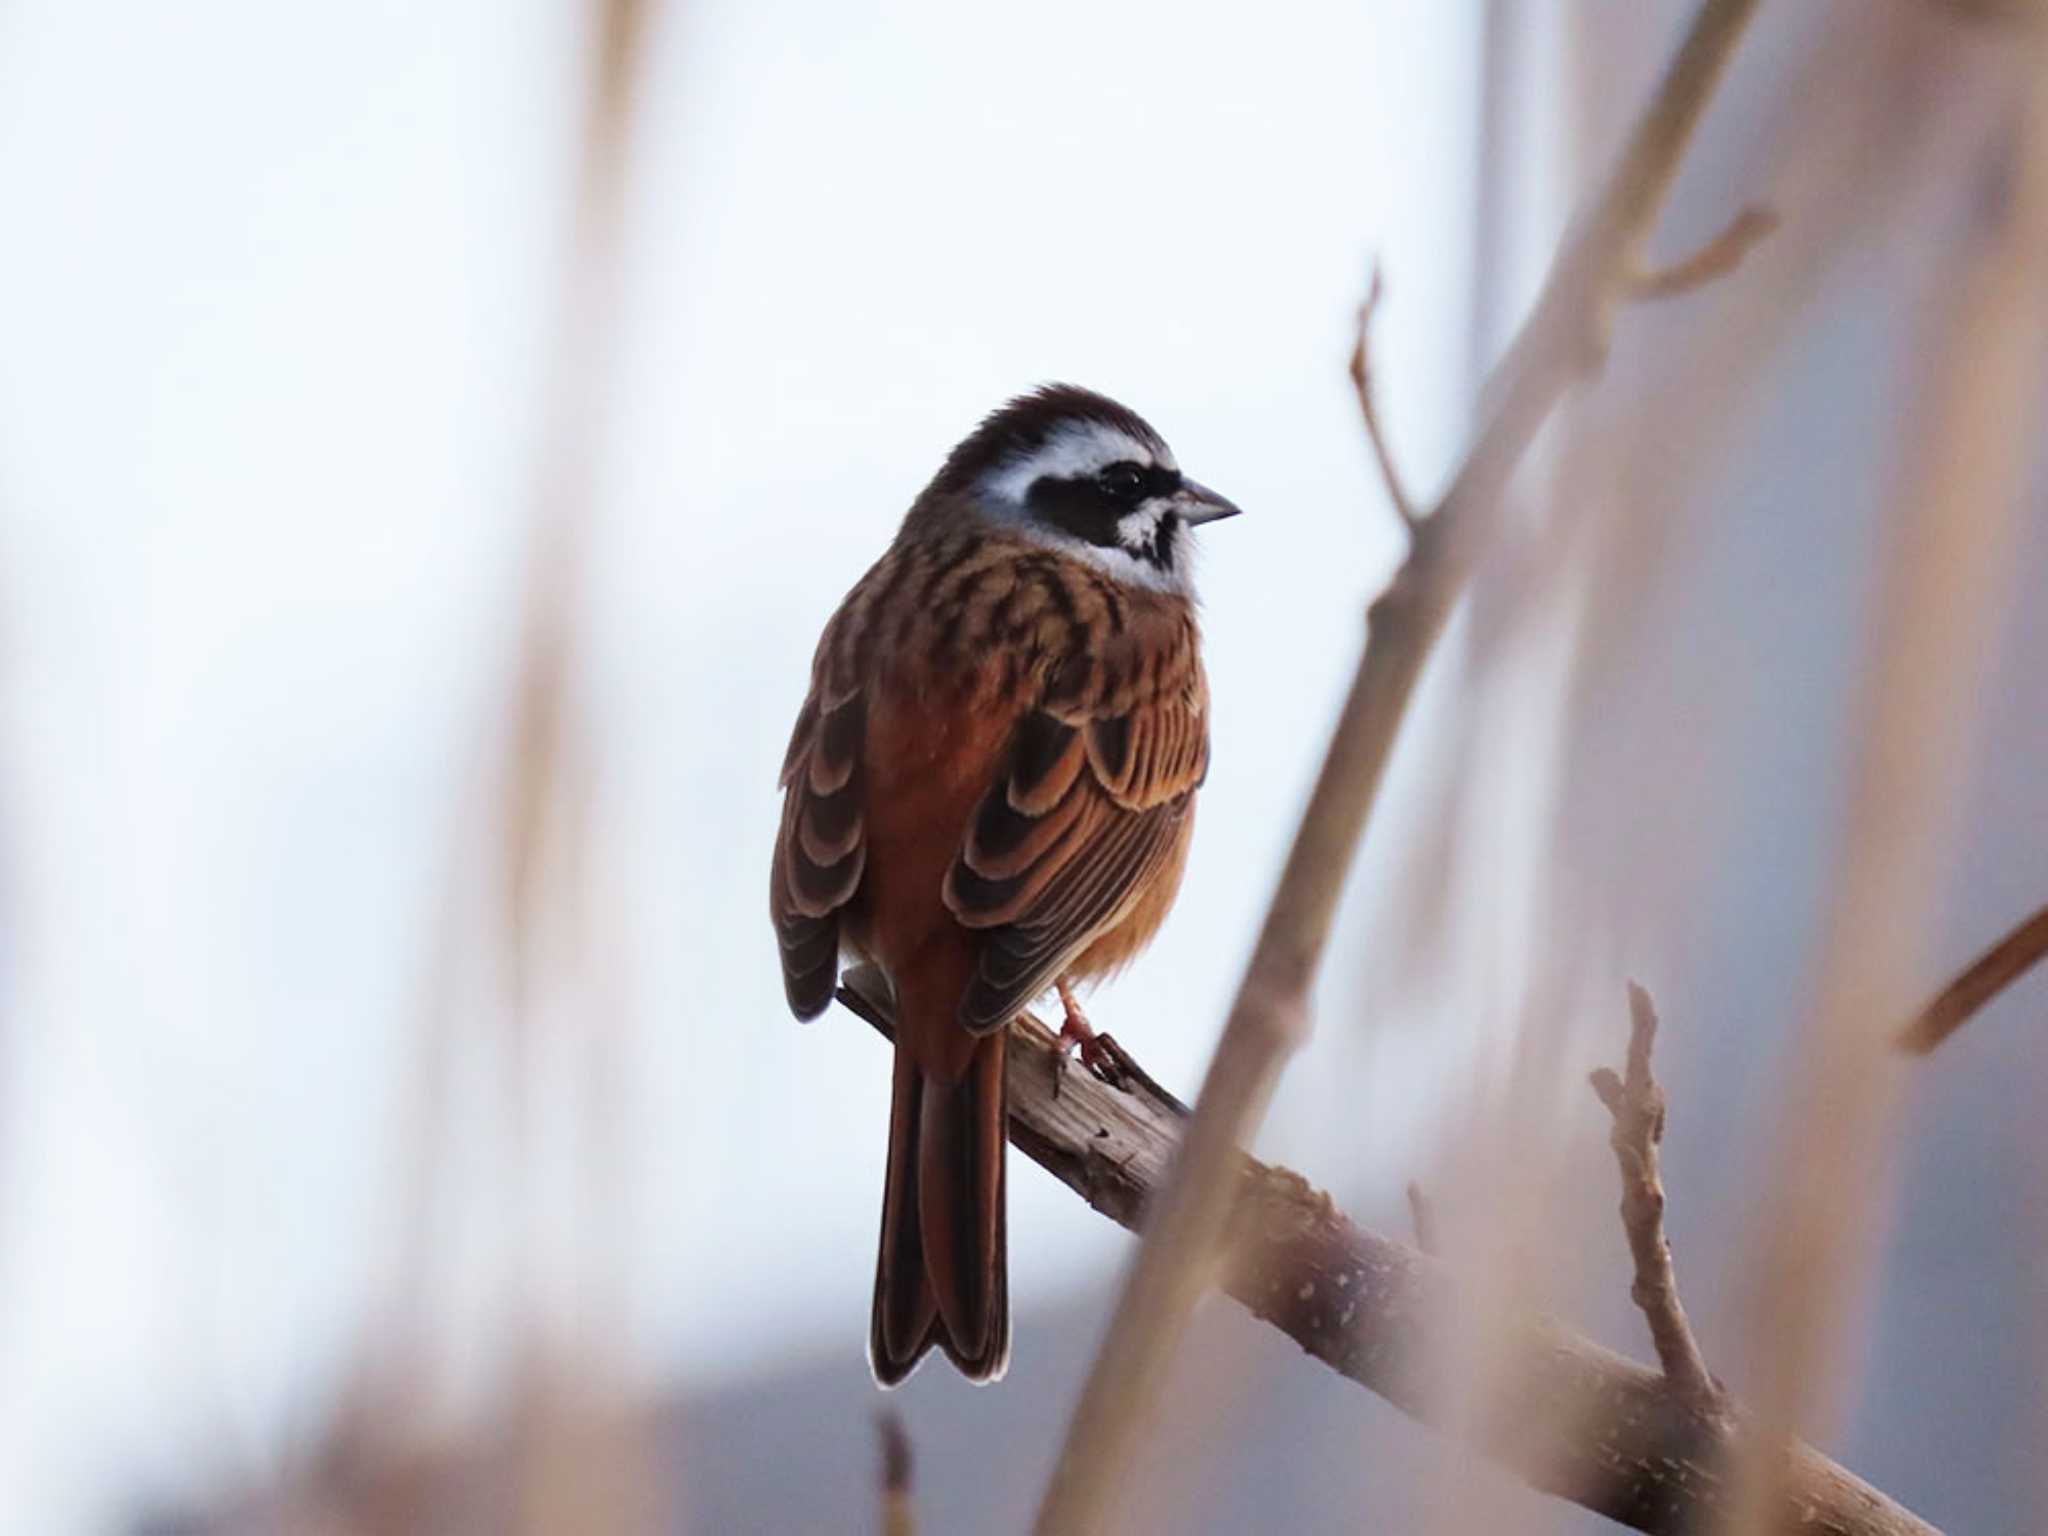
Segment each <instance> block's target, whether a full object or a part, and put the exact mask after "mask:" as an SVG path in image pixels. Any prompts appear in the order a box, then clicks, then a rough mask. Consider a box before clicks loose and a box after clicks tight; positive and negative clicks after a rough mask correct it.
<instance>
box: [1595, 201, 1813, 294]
mask: <svg viewBox="0 0 2048 1536" xmlns="http://www.w3.org/2000/svg"><path fill="white" fill-rule="evenodd" d="M1777 227H1778V216H1777V215H1776V214H1775V213H1773V212H1772V211H1771V210H1770V209H1768V208H1745V209H1743V210H1742V211H1741V212H1740V213H1738V214H1736V215H1735V217H1734V219H1733V220H1731V221H1730V222H1729V225H1728V227H1727V228H1726V229H1724V230H1722V231H1721V233H1720V234H1718V235H1716V236H1714V238H1713V239H1711V240H1709V241H1708V242H1707V243H1706V244H1705V245H1703V246H1701V247H1700V248H1699V249H1698V250H1696V251H1694V252H1693V253H1692V254H1691V255H1690V256H1688V257H1686V258H1685V260H1683V261H1675V262H1673V263H1671V265H1669V266H1666V267H1651V268H1649V269H1647V270H1645V271H1641V272H1636V273H1634V274H1632V275H1631V276H1630V277H1629V279H1628V288H1629V297H1630V298H1632V299H1672V298H1676V297H1678V296H1679V295H1680V294H1685V293H1691V292H1692V291H1693V290H1695V289H1697V288H1704V287H1705V286H1706V285H1707V284H1708V283H1711V282H1713V281H1714V280H1715V279H1716V278H1720V277H1726V276H1727V275H1728V274H1729V273H1730V272H1733V271H1734V270H1735V269H1736V268H1737V267H1739V266H1741V265H1742V258H1743V257H1745V256H1747V255H1748V254H1749V253H1750V251H1751V249H1752V248H1753V247H1755V245H1756V244H1757V243H1758V242H1759V241H1761V240H1762V239H1763V238H1764V237H1765V236H1767V235H1769V234H1770V232H1771V231H1772V230H1774V229H1776V228H1777Z"/></svg>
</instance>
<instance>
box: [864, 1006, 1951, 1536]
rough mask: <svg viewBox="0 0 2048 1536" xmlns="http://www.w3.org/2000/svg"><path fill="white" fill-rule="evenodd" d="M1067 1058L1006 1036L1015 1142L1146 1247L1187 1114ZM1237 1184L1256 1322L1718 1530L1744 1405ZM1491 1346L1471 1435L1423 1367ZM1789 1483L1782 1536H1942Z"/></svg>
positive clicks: (1659, 1525)
mask: <svg viewBox="0 0 2048 1536" xmlns="http://www.w3.org/2000/svg"><path fill="white" fill-rule="evenodd" d="M839 1000H840V1001H841V1002H842V1003H844V1004H845V1005H846V1006H847V1007H848V1008H849V1009H851V1010H852V1011H853V1012H854V1013H856V1014H858V1015H859V1016H860V1017H862V1018H864V1019H866V1020H867V1021H868V1022H869V1023H870V1024H872V1025H874V1026H875V1028H876V1029H877V1030H878V1031H879V1032H880V1033H881V1034H883V1035H884V1036H888V1035H890V1034H891V1026H890V1021H889V1017H888V1011H887V1005H886V1003H885V1002H884V1001H882V1000H881V999H880V997H879V996H872V995H867V994H863V993H861V992H859V991H857V990H855V989H854V987H852V986H843V987H841V989H840V993H839ZM1104 1038H1106V1037H1104ZM1058 1051H1059V1045H1058V1039H1057V1036H1055V1035H1054V1033H1053V1032H1052V1031H1051V1030H1049V1029H1047V1028H1046V1027H1045V1026H1044V1025H1043V1024H1041V1023H1040V1022H1039V1021H1038V1020H1036V1019H1034V1018H1032V1017H1031V1016H1030V1015H1028V1014H1026V1015H1024V1016H1023V1017H1021V1018H1019V1019H1018V1020H1017V1021H1016V1022H1015V1023H1014V1024H1012V1025H1011V1026H1010V1040H1009V1068H1008V1084H1009V1107H1010V1140H1011V1142H1012V1143H1014V1144H1015V1145H1016V1147H1017V1149H1018V1150H1019V1151H1020V1152H1022V1153H1024V1154H1025V1155H1026V1156H1027V1157H1029V1158H1030V1159H1031V1160H1032V1161H1033V1162H1035V1163H1037V1164H1038V1165H1039V1166H1040V1167H1042V1168H1044V1169H1045V1170H1046V1171H1047V1172H1049V1173H1050V1174H1052V1176H1053V1177H1054V1178H1056V1179H1058V1180H1059V1181H1060V1182H1061V1183H1062V1184H1065V1185H1066V1186H1067V1187H1068V1188H1069V1189H1071V1190H1073V1191H1074V1193H1076V1194H1077V1195H1079V1196H1080V1197H1081V1198H1082V1199H1083V1200H1085V1201H1087V1202H1088V1204H1089V1205H1090V1206H1092V1207H1094V1209H1096V1210H1097V1211H1100V1212H1101V1213H1102V1214H1103V1215H1104V1216H1107V1217H1108V1218H1109V1219H1110V1220H1112V1221H1114V1222H1116V1223H1117V1224H1118V1225H1119V1226H1122V1227H1126V1228H1128V1229H1130V1230H1131V1231H1133V1232H1136V1231H1138V1230H1140V1229H1141V1228H1142V1227H1143V1226H1144V1225H1145V1222H1146V1218H1147V1214H1148V1212H1149V1211H1150V1210H1151V1208H1152V1207H1153V1205H1154V1203H1155V1202H1156V1201H1157V1200H1158V1199H1159V1198H1160V1196H1161V1191H1162V1189H1163V1188H1164V1186H1165V1184H1166V1180H1167V1173H1168V1169H1169V1168H1170V1166H1171V1165H1172V1163H1173V1161H1174V1157H1175V1155H1176V1151H1177V1149H1178V1146H1179V1143H1180V1140H1181V1138H1182V1136H1183V1134H1184V1133H1185V1132H1186V1130H1187V1124H1188V1122H1187V1120H1186V1111H1185V1109H1184V1108H1183V1107H1182V1106H1181V1104H1180V1102H1179V1101H1178V1100H1176V1099H1174V1098H1172V1097H1171V1096H1170V1095H1166V1094H1163V1093H1161V1092H1159V1091H1157V1090H1155V1088H1154V1087H1153V1085H1152V1080H1151V1078H1150V1077H1148V1076H1146V1075H1145V1074H1144V1073H1143V1072H1142V1070H1140V1071H1136V1072H1134V1073H1133V1074H1132V1076H1131V1078H1130V1079H1129V1081H1130V1083H1131V1085H1132V1086H1131V1087H1130V1089H1129V1090H1128V1091H1125V1090H1121V1089H1116V1088H1111V1087H1109V1086H1107V1085H1105V1084H1103V1083H1100V1082H1098V1081H1096V1080H1095V1079H1094V1078H1093V1077H1091V1076H1089V1075H1088V1074H1087V1073H1085V1072H1074V1073H1069V1074H1068V1076H1067V1079H1066V1082H1065V1084H1064V1085H1063V1086H1062V1088H1061V1091H1060V1093H1059V1094H1058V1096H1057V1097H1055V1096H1054V1093H1053V1089H1052V1060H1051V1059H1052V1057H1053V1056H1054V1055H1055V1054H1056V1053H1057V1052H1058ZM1132 1065H1133V1066H1135V1063H1133V1064H1132ZM1228 1171H1229V1174H1230V1180H1229V1184H1230V1189H1231V1191H1232V1195H1233V1200H1232V1210H1231V1213H1230V1218H1229V1221H1228V1223H1227V1228H1226V1237H1227V1253H1226V1258H1225V1262H1224V1264H1223V1266H1222V1269H1221V1283H1222V1288H1223V1290H1224V1291H1225V1292H1226V1293H1227V1294H1228V1295H1229V1296H1231V1297H1232V1298H1233V1299H1234V1300H1235V1301H1237V1302H1238V1303H1239V1304H1240V1305H1241V1306H1243V1307H1244V1308H1245V1310H1247V1311H1248V1312H1250V1313H1251V1314H1252V1315H1253V1316H1255V1317H1257V1318H1259V1319H1260V1320H1261V1321H1263V1322H1266V1323H1269V1324H1271V1325H1272V1326H1273V1327H1274V1328H1277V1329H1279V1330H1280V1331H1281V1332H1282V1333H1284V1334H1286V1335H1287V1336H1288V1337H1289V1338H1291V1339H1293V1340H1294V1341H1295V1342H1296V1343H1297V1344H1299V1345H1300V1346H1301V1347H1302V1349H1303V1350H1304V1351H1306V1352H1307V1353H1308V1354H1310V1355H1312V1356H1314V1357H1315V1358H1316V1359H1318V1360H1320V1361H1322V1362H1323V1363H1324V1364H1325V1365H1327V1366H1329V1367H1330V1369H1332V1370H1334V1371H1336V1372H1337V1373H1338V1374H1340V1375H1342V1376H1345V1377H1348V1378H1349V1379H1350V1380H1352V1381H1355V1382H1357V1383H1358V1384H1359V1385H1361V1386H1363V1387H1365V1388H1366V1389H1367V1390H1369V1391H1371V1392H1374V1393H1377V1394H1378V1395H1379V1396H1380V1397H1383V1398H1385V1399H1386V1400H1387V1401H1388V1402H1390V1403H1392V1404H1393V1405H1394V1406H1395V1407H1397V1408H1399V1409H1400V1410H1401V1411H1402V1412H1403V1413H1405V1414H1407V1415H1409V1416H1410V1417H1411V1418H1414V1419H1416V1420H1418V1421H1420V1422H1422V1423H1425V1424H1430V1425H1433V1426H1435V1427H1438V1428H1441V1429H1444V1430H1446V1431H1449V1432H1454V1433H1460V1434H1465V1435H1469V1436H1470V1437H1471V1443H1472V1444H1473V1445H1474V1446H1476V1447H1477V1448H1478V1449H1479V1450H1480V1451H1482V1452H1484V1453H1485V1454H1486V1455H1488V1456H1490V1457H1492V1458H1493V1459H1494V1460H1496V1461H1498V1462H1499V1463H1500V1464H1501V1465H1502V1466H1504V1467H1506V1468H1507V1469H1508V1470H1510V1471H1511V1472H1513V1473H1514V1474H1515V1475H1516V1476H1518V1477H1520V1478H1522V1479H1523V1480H1524V1481H1525V1482H1527V1483H1528V1484H1529V1485H1530V1486H1531V1487H1534V1488H1539V1489H1541V1490H1543V1491H1544V1492H1547V1493H1553V1494H1556V1495H1558V1496H1559V1497H1561V1498H1565V1499H1570V1500H1571V1501H1572V1502H1573V1503H1575V1504H1579V1505H1582V1506H1584V1507H1585V1508H1587V1509H1590V1510H1594V1511H1596V1512H1598V1513H1600V1514H1603V1515H1606V1516H1608V1517H1609V1518H1610V1519H1614V1520H1619V1521H1622V1522H1623V1523H1624V1524H1627V1525H1630V1526H1633V1527H1634V1528H1635V1529H1637V1530H1641V1531H1649V1532H1655V1533H1671V1536H1677V1533H1679V1532H1692V1531H1701V1530H1712V1529H1715V1528H1716V1525H1715V1521H1716V1518H1717V1516H1718V1515H1719V1514H1720V1513H1722V1512H1723V1511H1725V1510H1726V1509H1727V1508H1728V1507H1729V1503H1730V1500H1731V1498H1732V1495H1733V1491H1734V1477H1733V1466H1732V1463H1731V1462H1730V1460H1729V1455H1728V1452H1729V1446H1730V1440H1731V1434H1732V1433H1733V1432H1734V1431H1733V1430H1731V1426H1740V1425H1741V1424H1742V1423H1743V1422H1744V1420H1743V1417H1742V1415H1741V1412H1740V1410H1739V1409H1738V1408H1736V1407H1735V1406H1734V1405H1733V1404H1729V1403H1726V1402H1721V1403H1719V1404H1717V1405H1716V1406H1715V1407H1714V1409H1713V1410H1712V1411H1708V1408H1707V1405H1705V1404H1703V1403H1702V1402H1701V1401H1700V1400H1699V1399H1697V1398H1692V1397H1688V1396H1686V1395H1685V1394H1683V1393H1681V1392H1678V1391H1676V1390H1675V1389H1674V1387H1673V1385H1672V1383H1671V1381H1670V1380H1669V1379H1668V1378H1667V1377H1666V1376H1665V1375H1663V1374H1661V1373H1659V1372H1656V1371H1650V1370H1645V1369H1644V1368H1643V1367H1641V1366H1639V1365H1637V1364H1635V1363H1634V1362H1633V1361H1630V1360H1627V1359H1625V1358H1623V1357H1622V1356H1620V1355H1617V1354H1614V1353H1613V1352H1612V1351H1610V1350H1607V1349H1603V1348H1602V1347H1601V1346H1600V1345H1598V1344H1595V1343H1593V1342H1592V1341H1591V1340H1589V1339H1586V1338H1584V1337H1582V1336H1580V1335H1579V1334H1576V1333H1574V1332H1573V1331H1571V1330H1570V1329H1568V1328H1566V1327H1565V1326H1564V1325H1563V1324H1561V1323H1559V1322H1558V1321H1556V1320H1555V1319H1553V1318H1549V1317H1545V1316H1543V1315H1541V1314H1539V1313H1535V1312H1526V1313H1522V1314H1519V1315H1517V1316H1516V1317H1515V1318H1514V1319H1513V1322H1512V1326H1511V1327H1509V1328H1508V1329H1505V1330H1503V1329H1501V1328H1500V1327H1499V1326H1498V1324H1497V1323H1496V1322H1494V1321H1492V1320H1490V1319H1483V1318H1479V1317H1477V1316H1475V1314H1474V1312H1473V1310H1472V1303H1471V1299H1470V1298H1471V1291H1470V1288H1469V1287H1465V1286H1461V1285H1460V1284H1459V1283H1458V1282H1457V1280H1456V1278H1455V1277H1454V1276H1453V1274H1452V1273H1451V1271H1450V1270H1449V1269H1447V1268H1446V1267H1445V1266H1444V1265H1443V1264H1441V1263H1439V1262H1437V1261H1436V1260H1434V1259H1431V1258H1430V1257H1428V1256H1427V1255H1425V1254H1421V1253H1418V1252H1416V1251H1415V1250H1414V1249H1413V1248H1410V1247H1407V1246H1406V1245H1405V1244H1402V1243H1398V1242H1395V1241H1394V1240H1393V1239H1392V1238H1388V1237H1382V1236H1380V1235H1379V1234H1377V1233H1375V1232H1371V1231H1368V1230H1367V1229H1365V1228H1363V1227H1360V1226H1358V1225H1356V1224H1355V1223H1353V1222H1352V1221H1351V1220H1350V1219H1349V1218H1347V1217H1346V1216H1345V1215H1344V1214H1343V1212H1341V1211H1339V1210H1338V1209H1337V1208H1336V1206H1335V1205H1334V1204H1333V1203H1332V1202H1331V1200H1330V1197H1329V1196H1328V1195H1326V1194H1324V1193H1323V1192H1322V1191H1321V1190H1319V1189H1316V1188H1315V1187H1314V1186H1313V1185H1311V1184H1310V1183H1309V1182H1308V1181H1307V1180H1306V1179H1304V1178H1302V1177H1301V1176H1300V1175H1299V1174H1296V1173H1294V1172H1291V1171H1290V1170H1288V1169H1286V1168H1278V1167H1274V1166H1272V1165H1271V1164H1268V1163H1262V1162H1259V1161H1257V1160H1256V1159H1254V1158H1250V1157H1246V1156H1244V1155H1243V1154H1242V1153H1233V1154H1232V1155H1231V1158H1230V1162H1229V1169H1228ZM1479 1329H1485V1330H1487V1333H1488V1336H1489V1337H1490V1338H1491V1337H1495V1336H1502V1335H1504V1336H1505V1337H1506V1340H1507V1343H1506V1346H1505V1348H1506V1354H1507V1372H1506V1376H1505V1379H1506V1380H1507V1381H1508V1382H1509V1383H1510V1384H1511V1388H1510V1396H1509V1398H1508V1399H1507V1400H1505V1401H1504V1402H1503V1403H1502V1405H1501V1409H1500V1411H1499V1412H1497V1413H1492V1414H1488V1415H1485V1416H1483V1417H1482V1418H1481V1419H1478V1420H1474V1419H1472V1418H1469V1417H1466V1416H1461V1415H1459V1414H1457V1413H1456V1412H1455V1411H1454V1410H1451V1409H1449V1407H1448V1405H1447V1404H1446V1402H1445V1399H1444V1395H1443V1393H1442V1392H1441V1391H1440V1390H1438V1389H1437V1388H1438V1385H1439V1384H1438V1382H1437V1378H1436V1376H1435V1373H1434V1372H1433V1371H1432V1370H1431V1368H1430V1361H1431V1360H1432V1359H1433V1358H1438V1357H1440V1356H1441V1355H1442V1353H1443V1352H1444V1351H1446V1350H1452V1349H1456V1348H1457V1347H1458V1345H1457V1343H1456V1341H1457V1340H1459V1339H1461V1338H1466V1337H1469V1336H1470V1335H1471V1334H1472V1333H1474V1332H1475V1331H1477V1330H1479ZM1790 1465H1791V1467H1792V1477H1791V1481H1790V1482H1789V1483H1788V1484H1787V1486H1786V1488H1785V1490H1784V1502H1783V1504H1782V1505H1781V1506H1780V1519H1779V1523H1778V1529H1780V1530H1782V1531H1784V1532H1785V1533H1787V1536H1790V1533H1792V1532H1795V1531H1796V1532H1798V1533H1800V1536H1936V1533H1935V1531H1934V1527H1932V1526H1930V1525H1928V1524H1927V1523H1926V1522H1925V1521H1923V1520H1921V1519H1919V1518H1918V1517H1917V1516H1915V1515H1914V1514H1912V1513H1911V1512H1910V1511H1908V1510H1906V1509H1904V1508H1902V1507H1901V1506H1900V1505H1898V1504H1897V1503H1895V1502H1893V1501H1892V1500H1891V1499H1889V1498H1887V1497H1886V1496H1885V1495H1884V1494H1882V1493H1880V1492H1878V1491H1877V1490H1876V1489H1874V1488H1872V1487H1870V1486H1869V1485H1868V1484H1867V1483H1864V1482H1862V1481H1860V1480H1859V1479H1858V1478H1856V1477H1855V1476H1854V1475H1853V1474H1852V1473H1850V1472H1847V1471H1845V1470H1843V1469H1842V1468H1841V1467H1839V1466H1837V1465H1836V1464H1835V1463H1834V1462H1832V1461H1829V1460H1828V1459H1827V1458H1826V1457H1825V1456H1822V1455H1821V1454H1820V1453H1819V1452H1818V1451H1814V1450H1811V1449H1809V1448H1808V1447H1806V1446H1802V1445H1795V1446H1794V1447H1793V1449H1792V1452H1791V1460H1790Z"/></svg>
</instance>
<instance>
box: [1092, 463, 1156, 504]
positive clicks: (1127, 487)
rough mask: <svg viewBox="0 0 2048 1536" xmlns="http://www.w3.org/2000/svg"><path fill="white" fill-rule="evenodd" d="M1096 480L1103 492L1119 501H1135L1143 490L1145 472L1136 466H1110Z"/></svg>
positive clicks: (1125, 464)
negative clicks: (1100, 484) (1098, 481)
mask: <svg viewBox="0 0 2048 1536" xmlns="http://www.w3.org/2000/svg"><path fill="white" fill-rule="evenodd" d="M1096 478H1097V479H1099V480H1100V481H1101V483H1102V488H1103V489H1104V490H1105V491H1108V492H1109V493H1110V495H1112V496H1115V497H1117V498H1118V499H1120V500H1126V501H1130V500H1135V499H1136V498H1137V496H1138V495H1139V493H1140V492H1142V491H1143V490H1144V489H1145V471H1144V470H1143V469H1142V468H1140V467H1139V466H1138V465H1136V464H1131V463H1123V464H1112V465H1110V466H1109V468H1107V469H1105V470H1104V471H1103V472H1102V473H1101V474H1100V475H1099V476H1097V477H1096Z"/></svg>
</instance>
